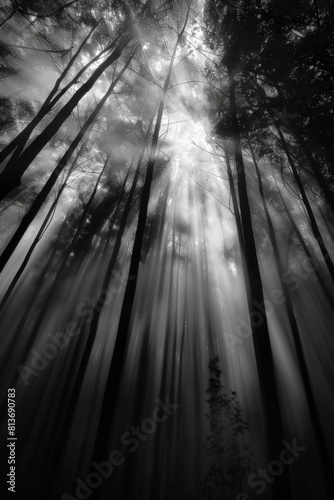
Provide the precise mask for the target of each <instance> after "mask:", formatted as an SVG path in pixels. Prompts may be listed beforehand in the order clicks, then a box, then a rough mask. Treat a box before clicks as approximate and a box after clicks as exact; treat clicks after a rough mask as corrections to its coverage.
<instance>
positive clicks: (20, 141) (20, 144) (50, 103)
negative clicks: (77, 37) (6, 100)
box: [0, 24, 101, 170]
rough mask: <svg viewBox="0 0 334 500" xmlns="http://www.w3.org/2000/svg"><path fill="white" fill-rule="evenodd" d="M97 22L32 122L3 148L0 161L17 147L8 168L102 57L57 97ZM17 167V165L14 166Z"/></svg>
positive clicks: (85, 67)
mask: <svg viewBox="0 0 334 500" xmlns="http://www.w3.org/2000/svg"><path fill="white" fill-rule="evenodd" d="M97 26H98V25H97V24H96V25H95V26H93V27H92V29H91V30H90V32H89V33H88V35H87V36H86V37H85V38H84V40H83V41H82V43H81V44H80V46H79V48H78V50H77V51H76V52H75V54H74V55H73V57H72V58H71V60H70V61H69V63H68V64H67V65H66V67H65V69H64V70H63V72H62V73H61V75H60V76H59V78H58V79H57V81H56V83H55V84H54V86H53V89H52V90H51V92H50V93H49V95H48V96H47V98H46V99H45V101H44V103H43V105H42V107H41V109H40V110H39V111H38V113H37V115H36V116H35V117H34V118H33V119H32V120H31V122H30V123H29V124H28V125H27V126H26V127H25V128H24V129H23V130H22V131H21V132H20V133H19V134H18V135H17V136H16V137H15V139H13V140H12V141H11V142H10V143H9V144H8V145H7V146H5V147H4V148H3V150H2V151H1V152H0V163H2V162H3V161H4V160H5V159H6V158H7V156H9V155H10V153H11V152H12V151H13V150H14V149H15V148H16V149H15V152H14V154H13V155H12V157H11V159H10V160H9V162H8V163H7V165H6V170H7V168H8V170H9V169H10V168H12V166H14V165H15V162H16V161H17V159H18V157H19V155H20V154H21V152H22V151H23V149H24V147H25V145H26V143H27V141H28V139H29V137H30V135H31V133H32V132H33V131H34V130H35V128H36V127H37V125H38V124H39V123H40V122H41V120H42V119H43V118H44V117H45V116H46V115H47V113H48V112H49V111H51V109H52V108H53V107H54V106H55V104H56V103H57V102H58V101H59V100H60V99H61V97H62V96H63V95H64V94H65V93H66V92H67V91H68V90H69V88H70V87H72V85H73V84H74V83H75V82H76V81H78V79H79V78H80V76H81V74H82V73H83V72H84V71H85V70H86V69H87V68H88V67H89V66H90V65H91V64H93V62H94V61H95V60H96V59H97V58H98V57H100V55H101V53H100V54H98V56H96V57H94V58H93V59H92V60H91V61H90V62H89V63H87V64H86V65H85V66H84V68H82V69H81V70H80V71H79V73H78V75H77V76H76V77H75V78H73V79H72V81H71V82H70V83H69V84H68V85H66V87H65V88H64V89H62V90H61V91H60V92H59V94H58V95H57V96H56V97H55V95H56V93H57V92H58V90H59V87H60V84H61V82H62V81H63V80H64V78H65V77H66V75H67V74H68V72H69V70H70V68H71V67H72V66H73V64H74V62H75V61H76V59H77V58H78V56H79V54H80V52H81V51H82V49H83V47H84V46H85V45H86V43H87V41H88V40H89V38H90V37H91V35H92V33H93V31H94V30H95V29H96V28H97ZM14 168H15V167H14Z"/></svg>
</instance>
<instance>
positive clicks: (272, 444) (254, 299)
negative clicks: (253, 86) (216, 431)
mask: <svg viewBox="0 0 334 500" xmlns="http://www.w3.org/2000/svg"><path fill="white" fill-rule="evenodd" d="M233 67H234V65H233V63H232V64H230V63H229V62H227V70H228V75H229V102H230V113H231V125H232V130H233V133H234V146H235V164H236V169H237V182H238V196H239V205H240V215H241V222H242V233H243V243H244V247H245V258H246V263H247V274H248V279H249V291H250V293H249V295H248V310H249V316H250V319H251V330H252V337H253V343H254V350H255V357H256V365H257V370H258V376H259V383H260V391H261V396H262V403H263V413H264V424H265V434H266V443H267V452H268V459H269V460H273V459H277V457H278V456H279V453H280V451H281V448H282V441H284V439H285V438H286V436H285V435H284V429H283V422H282V417H281V411H280V404H279V397H278V390H277V382H276V375H275V369H274V362H273V355H272V349H271V344H270V336H269V329H268V324H267V317H266V314H265V313H264V314H263V315H262V318H261V321H259V322H257V323H256V324H255V322H254V321H252V317H253V315H254V316H256V314H255V313H258V312H257V310H256V307H255V304H264V297H263V288H262V280H261V275H260V269H259V264H258V259H257V252H256V246H255V240H254V234H253V227H252V219H251V213H250V206H249V201H248V193H247V184H246V172H245V166H244V161H243V156H242V151H241V139H240V127H239V122H238V117H237V106H236V100H235V86H236V82H235V80H234V77H233ZM271 487H272V492H273V496H274V498H275V500H281V499H282V498H285V499H287V500H288V499H290V498H291V487H290V482H289V478H288V474H287V473H283V474H282V475H281V476H279V477H277V479H275V481H274V482H273V484H272V485H271Z"/></svg>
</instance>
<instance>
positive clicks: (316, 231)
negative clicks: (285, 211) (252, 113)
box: [275, 122, 334, 281]
mask: <svg viewBox="0 0 334 500" xmlns="http://www.w3.org/2000/svg"><path fill="white" fill-rule="evenodd" d="M275 126H276V130H277V132H278V135H279V137H280V140H281V144H282V146H283V149H284V152H285V154H286V157H287V159H288V162H289V165H290V167H291V170H292V173H293V176H294V178H295V181H296V184H297V186H298V188H299V191H300V194H301V196H302V199H303V202H304V206H305V209H306V212H307V215H308V217H309V220H310V223H311V228H312V231H313V234H314V236H315V239H316V240H317V243H318V245H319V247H320V250H321V253H322V256H323V258H324V260H325V262H326V265H327V268H328V271H329V274H330V275H331V277H332V280H333V281H334V265H333V262H332V259H331V258H330V255H329V253H328V251H327V248H326V245H325V242H324V240H323V237H322V235H321V233H320V230H319V227H318V224H317V221H316V219H315V216H314V213H313V210H312V207H311V205H310V202H309V200H308V197H307V194H306V191H305V188H304V185H303V183H302V180H301V178H300V175H299V174H298V170H297V167H296V165H295V163H294V161H293V159H292V156H291V154H290V151H289V148H288V145H287V143H286V141H285V138H284V135H283V133H282V130H281V128H280V126H279V125H278V124H277V122H275Z"/></svg>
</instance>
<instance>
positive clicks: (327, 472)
mask: <svg viewBox="0 0 334 500" xmlns="http://www.w3.org/2000/svg"><path fill="white" fill-rule="evenodd" d="M248 144H249V148H250V151H251V154H252V158H253V163H254V166H255V170H256V174H257V178H258V184H259V192H260V196H261V200H262V204H263V208H264V212H265V216H266V221H267V224H268V230H269V237H270V241H271V244H272V247H273V251H274V257H275V261H276V265H277V271H278V276H279V281H280V287H281V289H282V291H283V295H284V297H285V305H286V310H287V313H288V318H289V322H290V328H291V333H292V337H293V341H294V345H295V350H296V355H297V360H298V366H299V370H300V374H301V378H302V381H303V385H304V390H305V396H306V401H307V406H308V409H309V412H310V416H311V422H312V425H313V429H314V434H315V437H316V440H317V446H318V449H319V454H320V460H321V464H322V467H323V472H324V476H325V484H326V487H327V491H328V495H329V498H333V496H334V488H333V481H332V472H331V470H332V467H331V457H330V453H329V451H328V449H327V444H326V439H325V436H324V434H323V431H322V427H321V421H320V418H319V414H318V410H317V404H316V401H315V397H314V391H313V387H312V382H311V379H310V374H309V369H308V367H307V364H306V360H305V356H304V350H303V345H302V341H301V337H300V332H299V329H298V324H297V319H296V316H295V313H294V309H293V304H292V298H291V293H290V289H289V287H288V285H287V284H286V283H285V282H284V280H282V276H283V275H284V267H283V263H282V259H281V256H280V252H279V248H278V243H277V239H276V234H275V229H274V226H273V223H272V220H271V217H270V213H269V209H268V205H267V200H266V197H265V194H264V190H263V184H262V179H261V173H260V170H259V166H258V164H257V160H256V157H255V154H254V150H253V147H252V144H251V142H250V140H248Z"/></svg>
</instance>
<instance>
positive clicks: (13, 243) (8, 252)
mask: <svg viewBox="0 0 334 500" xmlns="http://www.w3.org/2000/svg"><path fill="white" fill-rule="evenodd" d="M132 57H133V55H132V56H130V58H129V59H128V61H127V62H126V64H125V66H124V67H123V68H122V70H121V71H120V72H119V74H118V76H117V77H116V78H115V80H114V81H113V82H112V84H111V85H110V87H109V89H108V90H107V92H106V94H105V95H104V97H103V98H102V99H101V101H100V102H99V104H98V105H97V106H96V108H95V110H94V111H93V113H91V115H90V116H89V118H88V119H87V120H86V122H85V123H84V125H83V126H82V128H81V130H80V132H79V133H78V134H77V136H76V137H75V139H74V140H73V142H72V144H71V145H70V147H69V148H68V150H67V151H66V153H65V155H64V156H63V157H62V159H61V160H60V162H59V163H58V165H57V167H56V168H55V169H54V171H53V172H52V174H51V175H50V177H49V179H48V180H47V182H46V184H45V186H44V187H43V189H42V191H41V192H40V193H39V194H38V196H37V198H36V200H35V201H34V203H33V204H32V206H31V208H30V209H29V210H28V212H27V213H26V215H25V216H24V217H23V219H22V222H21V224H20V225H19V227H18V229H17V230H16V232H15V233H14V235H13V237H12V238H11V240H10V242H9V243H8V245H7V246H6V248H5V250H4V251H3V253H2V254H1V257H0V272H1V271H2V270H3V268H4V267H5V265H6V264H7V262H8V260H9V259H10V257H11V256H12V254H13V252H14V250H15V249H16V247H17V245H18V244H19V243H20V241H21V238H22V236H23V235H24V233H25V232H26V230H27V229H28V227H29V225H30V224H31V222H32V221H33V220H34V218H35V217H36V215H37V213H38V211H39V209H40V208H41V206H42V205H43V203H44V202H45V200H46V197H47V196H48V194H49V193H50V191H51V189H52V188H53V186H54V185H55V183H56V181H57V179H58V177H59V176H60V174H61V172H62V171H63V170H64V168H65V166H66V165H67V162H68V160H69V159H70V157H71V156H72V153H73V151H74V150H75V149H76V148H77V147H78V145H79V144H80V142H81V140H82V139H83V137H84V135H85V133H86V132H87V130H88V128H89V127H90V125H92V123H93V122H94V120H95V118H96V117H97V115H98V113H99V112H100V111H101V109H102V107H103V105H104V104H105V102H106V100H107V99H108V97H109V96H110V94H111V92H112V91H113V89H114V87H115V85H116V84H117V83H118V81H119V80H120V78H121V77H122V75H123V73H124V72H125V70H126V69H127V67H128V66H129V64H130V62H131V59H132Z"/></svg>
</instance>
